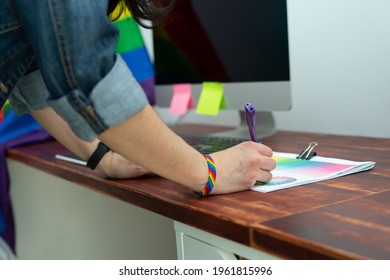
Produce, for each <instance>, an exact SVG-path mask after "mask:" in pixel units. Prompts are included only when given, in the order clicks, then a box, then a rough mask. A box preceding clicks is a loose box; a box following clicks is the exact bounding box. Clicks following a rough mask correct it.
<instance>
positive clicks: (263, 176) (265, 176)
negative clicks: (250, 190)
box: [257, 170, 272, 182]
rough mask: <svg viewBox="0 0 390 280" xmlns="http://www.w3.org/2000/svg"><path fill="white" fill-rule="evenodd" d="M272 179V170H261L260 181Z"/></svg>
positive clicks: (258, 179)
mask: <svg viewBox="0 0 390 280" xmlns="http://www.w3.org/2000/svg"><path fill="white" fill-rule="evenodd" d="M271 179H272V174H271V172H268V171H264V170H261V171H260V172H259V177H258V178H257V181H259V182H269V181H271Z"/></svg>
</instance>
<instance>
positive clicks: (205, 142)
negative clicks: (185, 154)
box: [180, 134, 248, 154]
mask: <svg viewBox="0 0 390 280" xmlns="http://www.w3.org/2000/svg"><path fill="white" fill-rule="evenodd" d="M180 136H181V137H182V138H183V139H184V141H186V142H187V143H188V144H189V145H191V146H192V147H194V148H195V149H196V150H198V151H199V152H201V153H202V154H210V153H214V152H218V151H221V150H224V149H227V148H230V147H232V146H234V145H237V144H239V143H241V142H244V141H248V139H243V138H230V137H219V136H209V135H202V136H200V135H182V134H181V135H180Z"/></svg>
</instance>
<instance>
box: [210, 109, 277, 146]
mask: <svg viewBox="0 0 390 280" xmlns="http://www.w3.org/2000/svg"><path fill="white" fill-rule="evenodd" d="M239 117H240V121H239V125H238V127H237V128H236V129H233V130H227V131H223V132H217V133H212V134H210V135H213V136H220V137H232V138H244V139H246V138H247V139H250V135H249V129H248V125H247V122H246V114H245V111H239ZM275 131H276V125H275V120H274V116H273V114H272V112H256V134H257V138H258V139H262V138H264V137H267V136H271V135H272V134H274V133H275Z"/></svg>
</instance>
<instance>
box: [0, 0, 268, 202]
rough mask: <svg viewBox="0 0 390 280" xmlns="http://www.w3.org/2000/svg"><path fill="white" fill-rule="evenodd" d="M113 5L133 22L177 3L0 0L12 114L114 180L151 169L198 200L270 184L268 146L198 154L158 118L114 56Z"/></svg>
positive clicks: (5, 91) (2, 73) (4, 94)
mask: <svg viewBox="0 0 390 280" xmlns="http://www.w3.org/2000/svg"><path fill="white" fill-rule="evenodd" d="M118 2H122V3H121V4H125V5H126V6H127V7H128V8H129V10H130V11H131V13H132V16H133V17H134V19H135V20H136V21H137V22H138V23H139V24H141V25H143V23H142V22H141V20H143V19H146V20H151V21H152V22H156V21H157V20H161V19H163V16H164V15H166V13H168V12H169V11H170V10H171V8H172V6H173V5H174V4H175V3H174V2H175V1H174V0H172V1H171V0H165V1H158V0H152V1H148V0H126V1H120V0H119V1H118V0H115V1H113V0H110V1H108V0H83V1H79V0H36V1H28V0H0V59H1V60H0V61H1V64H0V65H1V68H0V91H1V92H0V104H1V106H3V104H4V102H5V101H6V100H7V98H9V101H10V104H11V107H12V109H13V111H14V112H15V113H17V114H22V113H26V112H27V113H30V114H31V115H32V116H33V117H34V118H35V119H36V120H37V121H38V122H39V123H40V124H41V125H42V127H44V128H45V129H46V130H47V131H48V132H49V133H50V134H51V135H52V136H53V137H54V138H56V139H57V140H58V141H59V142H61V143H62V144H63V145H64V146H65V147H67V148H68V149H69V150H70V151H72V152H73V153H75V154H76V155H78V156H79V157H80V158H82V159H84V160H87V161H88V162H89V163H90V165H92V168H94V166H95V165H97V166H96V168H98V169H99V170H101V171H102V172H104V173H105V175H107V176H109V177H112V178H134V177H138V176H141V175H143V174H146V173H149V172H153V173H155V174H158V175H160V176H163V177H165V178H167V179H170V180H172V181H175V182H177V183H180V184H182V185H184V186H186V187H188V188H190V189H191V190H193V191H194V192H195V193H197V194H198V195H199V196H204V195H207V194H223V193H232V192H237V191H243V190H248V189H250V188H251V187H252V186H253V185H254V183H255V182H256V181H263V182H266V181H269V180H270V179H271V177H272V175H271V172H270V171H271V170H273V169H274V168H275V161H274V160H273V159H272V158H271V156H272V150H271V149H270V148H269V147H267V146H265V145H262V144H259V143H255V142H251V141H247V142H244V143H241V144H239V145H236V146H234V147H232V148H229V149H226V150H223V151H219V152H216V153H212V154H210V155H209V156H207V155H202V154H200V153H199V152H198V151H197V150H195V149H194V148H193V147H191V146H189V145H188V144H187V143H186V142H185V141H184V140H183V139H182V138H181V137H179V136H178V135H176V134H175V133H174V132H173V131H172V130H170V128H168V127H167V126H166V125H165V123H164V122H163V121H162V120H161V119H160V118H159V117H158V115H157V114H156V113H155V112H154V110H153V108H152V107H151V106H150V105H149V104H148V101H147V98H146V96H145V94H144V92H143V90H142V88H141V87H140V85H139V84H138V83H137V81H136V80H135V78H134V77H133V75H132V74H131V72H130V71H129V69H128V66H127V65H126V63H125V62H124V61H123V60H122V58H121V57H120V56H119V55H117V54H115V47H116V43H117V39H118V30H117V29H116V27H115V26H114V25H113V24H112V23H111V21H110V19H109V17H108V16H109V15H110V14H111V13H112V12H113V10H114V8H115V7H116V6H117V4H118ZM162 3H163V4H162ZM156 139H158V141H156ZM100 141H101V142H103V143H104V144H105V145H106V146H108V147H110V150H111V151H109V152H108V153H105V154H104V152H105V150H104V149H105V145H99V149H97V147H98V143H100ZM100 149H103V152H102V153H101V154H100V156H99V155H98V154H99V153H100V152H101V150H100ZM112 151H115V152H112ZM102 154H104V156H103V157H102V158H101V155H102ZM100 158H101V159H100ZM215 170H216V179H215V182H213V178H214V175H215V172H214V171H215ZM209 179H210V180H209Z"/></svg>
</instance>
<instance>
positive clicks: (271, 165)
mask: <svg viewBox="0 0 390 280" xmlns="http://www.w3.org/2000/svg"><path fill="white" fill-rule="evenodd" d="M275 167H276V161H275V160H274V159H273V158H271V157H263V160H262V162H261V166H260V169H261V170H265V171H272V170H274V169H275Z"/></svg>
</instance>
